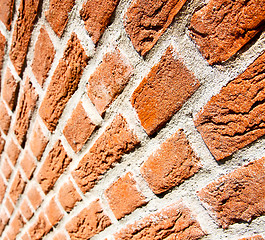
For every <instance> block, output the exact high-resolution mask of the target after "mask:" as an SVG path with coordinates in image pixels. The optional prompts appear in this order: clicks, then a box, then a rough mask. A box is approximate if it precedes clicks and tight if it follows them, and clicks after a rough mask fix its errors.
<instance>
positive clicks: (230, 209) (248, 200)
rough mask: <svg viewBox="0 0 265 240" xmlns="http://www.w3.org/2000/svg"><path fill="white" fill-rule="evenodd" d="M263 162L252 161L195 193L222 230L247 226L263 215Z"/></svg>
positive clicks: (261, 160)
mask: <svg viewBox="0 0 265 240" xmlns="http://www.w3.org/2000/svg"><path fill="white" fill-rule="evenodd" d="M264 171H265V158H261V159H259V160H256V161H253V162H251V163H249V164H247V165H245V166H242V167H240V168H238V169H236V170H235V171H233V172H231V173H229V174H227V175H225V176H223V177H221V178H219V179H218V180H216V181H214V182H212V183H210V184H208V185H207V186H206V187H205V188H203V189H202V190H200V191H199V192H198V196H199V198H200V200H201V201H202V202H203V203H205V205H206V207H207V208H209V210H210V213H211V214H212V215H213V216H214V219H216V221H217V222H218V223H219V224H220V225H221V226H222V227H223V228H227V227H228V226H229V225H231V224H234V223H236V222H240V221H247V222H250V221H251V220H252V219H253V218H255V217H258V216H261V215H264V214H265V207H264V204H263V203H264V201H265V175H264Z"/></svg>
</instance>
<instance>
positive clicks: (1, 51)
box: [0, 32, 6, 82]
mask: <svg viewBox="0 0 265 240" xmlns="http://www.w3.org/2000/svg"><path fill="white" fill-rule="evenodd" d="M5 46H6V38H5V37H4V36H3V35H2V33H1V32H0V72H1V71H2V68H3V62H4V56H5ZM0 82H1V76H0Z"/></svg>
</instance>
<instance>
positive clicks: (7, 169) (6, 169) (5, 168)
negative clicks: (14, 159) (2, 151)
mask: <svg viewBox="0 0 265 240" xmlns="http://www.w3.org/2000/svg"><path fill="white" fill-rule="evenodd" d="M1 171H2V173H3V175H4V176H5V178H6V180H7V181H8V180H9V178H10V176H11V173H12V167H11V166H10V164H9V162H8V160H7V158H6V157H4V158H2V160H1Z"/></svg>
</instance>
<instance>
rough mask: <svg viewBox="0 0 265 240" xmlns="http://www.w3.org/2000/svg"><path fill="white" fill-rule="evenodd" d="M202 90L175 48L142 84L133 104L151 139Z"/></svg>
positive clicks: (134, 96) (163, 57)
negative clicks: (199, 89) (192, 96)
mask: <svg viewBox="0 0 265 240" xmlns="http://www.w3.org/2000/svg"><path fill="white" fill-rule="evenodd" d="M199 86H200V83H199V81H198V80H197V79H196V78H195V76H194V75H193V73H192V72H190V71H189V70H188V69H187V68H186V66H185V65H184V64H183V62H182V61H181V60H180V59H178V57H177V56H176V53H175V51H174V49H173V47H172V46H170V47H168V49H167V50H166V52H165V54H164V55H163V56H162V58H161V60H160V62H159V63H158V64H156V65H155V66H154V67H153V68H152V69H151V71H150V72H149V74H148V75H147V76H146V77H145V78H144V79H143V80H142V82H141V83H140V85H139V86H138V87H137V88H136V90H135V91H134V93H133V95H132V97H131V103H132V105H133V107H134V108H135V110H136V112H137V114H138V117H139V119H140V121H141V124H142V126H143V127H144V129H145V131H146V133H147V134H148V135H152V134H154V133H155V132H157V131H158V130H160V129H161V128H162V127H163V126H164V125H165V124H166V123H167V122H168V121H169V120H170V119H171V117H172V116H173V115H174V114H175V113H176V112H177V111H178V110H179V109H180V108H181V107H182V105H183V104H184V103H185V102H186V101H187V100H188V98H190V97H191V95H192V94H193V93H194V92H195V91H196V90H197V89H198V87H199Z"/></svg>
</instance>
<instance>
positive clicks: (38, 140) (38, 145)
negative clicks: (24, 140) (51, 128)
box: [30, 122, 48, 161]
mask: <svg viewBox="0 0 265 240" xmlns="http://www.w3.org/2000/svg"><path fill="white" fill-rule="evenodd" d="M47 144H48V139H47V137H46V136H45V135H44V133H43V131H42V129H41V126H40V124H39V123H38V122H37V123H36V125H35V127H34V130H33V134H32V136H31V138H30V148H31V151H32V153H33V155H34V156H35V157H36V158H37V160H38V161H40V159H41V157H42V154H43V152H44V150H45V148H46V146H47Z"/></svg>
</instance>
